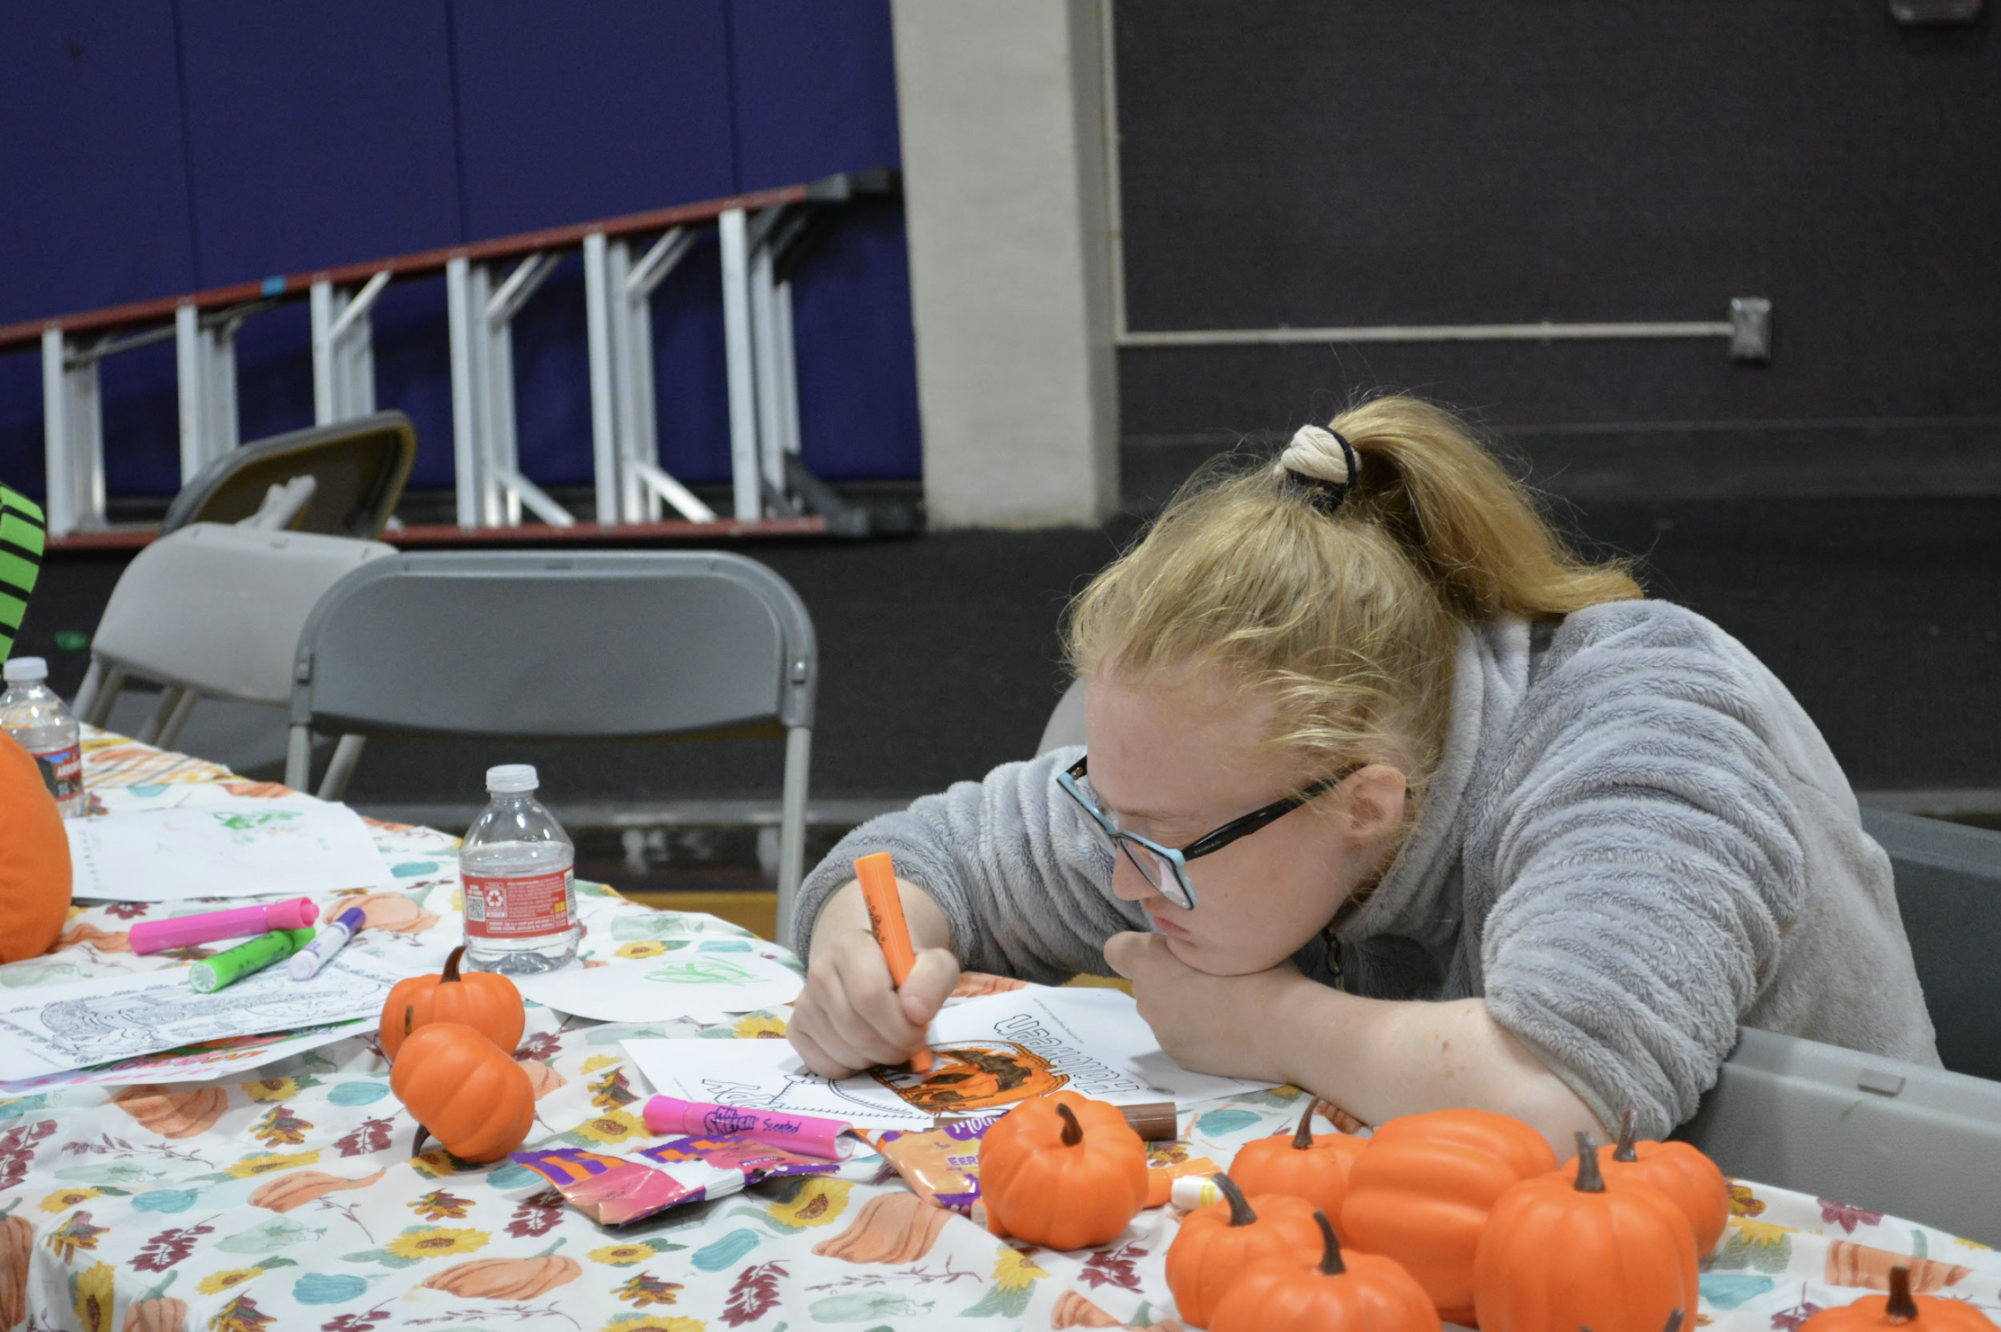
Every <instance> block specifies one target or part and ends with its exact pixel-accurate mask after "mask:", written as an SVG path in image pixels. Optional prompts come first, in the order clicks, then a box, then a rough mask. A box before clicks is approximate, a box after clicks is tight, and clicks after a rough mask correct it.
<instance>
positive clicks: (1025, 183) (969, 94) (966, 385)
mask: <svg viewBox="0 0 2001 1332" xmlns="http://www.w3.org/2000/svg"><path fill="white" fill-rule="evenodd" d="M1105 3H1109V0H892V6H891V13H892V16H893V20H894V23H895V33H896V83H897V97H898V105H899V111H898V115H899V119H900V122H901V127H902V135H903V171H904V208H905V211H906V213H907V215H908V219H909V233H910V279H911V307H912V317H913V319H914V320H915V322H916V326H917V397H918V406H919V410H920V412H921V415H922V419H923V428H924V497H925V504H926V507H927V509H928V511H929V515H930V522H931V525H932V526H933V527H974V526H978V527H1055V526H1068V525H1077V524H1091V523H1096V522H1098V521H1100V520H1101V519H1103V518H1104V517H1106V516H1107V515H1109V514H1110V513H1111V512H1112V511H1113V510H1114V509H1115V508H1116V507H1117V504H1118V394H1117V379H1116V374H1117V367H1116V362H1115V360H1114V356H1113V346H1112V305H1111V286H1110V281H1111V279H1110V245H1109V224H1108V222H1107V209H1106V201H1105V170H1106V144H1105V131H1104V116H1103V105H1102V84H1103V69H1102V62H1101V40H1102V38H1101V27H1102V25H1103V22H1104V15H1103V12H1102V11H1101V8H1100V6H1101V5H1102V4H1105Z"/></svg>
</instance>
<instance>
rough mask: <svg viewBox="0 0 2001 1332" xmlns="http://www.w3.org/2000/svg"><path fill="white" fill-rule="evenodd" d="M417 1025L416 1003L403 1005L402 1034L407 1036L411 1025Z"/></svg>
mask: <svg viewBox="0 0 2001 1332" xmlns="http://www.w3.org/2000/svg"><path fill="white" fill-rule="evenodd" d="M416 1025H417V1005H415V1004H405V1005H403V1035H404V1037H405V1038H408V1036H409V1035H410V1030H411V1028H412V1027H414V1026H416Z"/></svg>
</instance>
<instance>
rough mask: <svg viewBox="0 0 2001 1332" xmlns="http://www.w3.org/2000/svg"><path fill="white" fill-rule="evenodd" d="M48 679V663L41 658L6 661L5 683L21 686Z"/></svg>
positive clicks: (18, 658)
mask: <svg viewBox="0 0 2001 1332" xmlns="http://www.w3.org/2000/svg"><path fill="white" fill-rule="evenodd" d="M48 678H49V663H48V661H47V660H46V659H44V658H42V657H11V658H9V659H8V661H7V683H8V684H23V683H26V682H27V681H30V680H46V679H48Z"/></svg>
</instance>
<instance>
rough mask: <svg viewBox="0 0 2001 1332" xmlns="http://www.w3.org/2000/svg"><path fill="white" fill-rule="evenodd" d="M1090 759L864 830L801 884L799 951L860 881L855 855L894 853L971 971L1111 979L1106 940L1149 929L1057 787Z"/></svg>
mask: <svg viewBox="0 0 2001 1332" xmlns="http://www.w3.org/2000/svg"><path fill="white" fill-rule="evenodd" d="M1081 752H1082V750H1081V748H1080V747H1078V746H1071V747H1069V748H1067V749H1058V750H1053V751H1051V752H1050V753H1048V754H1044V755H1042V756H1041V757H1039V758H1035V759H1031V760H1029V761H1028V762H1025V763H1004V764H1002V765H1001V766H1000V767H998V768H995V769H994V770H993V771H992V772H990V773H988V774H987V776H986V778H985V780H983V781H978V782H958V783H956V784H954V785H953V786H952V787H951V788H950V789H949V790H947V791H945V792H944V793H943V794H942V795H934V796H926V797H924V798H923V799H921V800H919V801H917V802H916V803H915V804H913V805H911V806H910V808H908V809H906V810H902V811H900V812H898V813H894V814H885V815H882V816H881V817H879V818H875V819H871V820H870V821H869V822H867V823H864V824H863V825H862V826H861V827H859V828H856V829H855V830H854V831H853V832H851V833H849V834H848V835H847V836H846V837H844V838H842V839H841V841H840V842H839V843H838V844H837V845H836V846H835V847H834V849H833V850H832V851H831V852H829V853H828V855H827V858H826V859H825V860H824V861H822V862H821V863H820V865H819V867H818V868H816V869H815V870H813V872H812V873H810V874H808V875H807V876H806V880H805V882H804V883H802V884H801V885H800V889H799V903H798V908H797V910H796V912H795V914H794V917H793V926H792V947H793V949H794V951H796V952H797V953H798V954H799V956H800V957H801V958H805V957H806V956H807V954H808V950H809V949H810V947H811V944H812V934H813V924H814V922H815V921H816V920H818V919H819V915H820V910H821V908H822V907H823V906H825V905H826V901H827V898H828V897H829V896H830V895H831V894H832V893H833V892H834V891H835V890H836V889H838V888H840V887H841V886H842V885H843V884H846V883H848V882H849V881H850V880H852V879H853V878H854V866H853V862H854V860H855V859H856V857H858V856H863V855H867V854H869V853H870V852H873V851H887V852H889V853H890V855H891V857H892V858H894V860H895V862H896V872H897V874H898V876H899V877H901V878H903V879H905V880H907V881H909V882H911V883H914V884H916V885H917V886H918V887H920V888H922V889H923V890H924V891H925V892H926V893H928V894H929V895H930V896H931V897H932V899H933V900H935V901H936V902H937V903H938V905H939V906H940V907H941V908H942V909H943V910H944V913H945V918H946V920H947V921H948V922H949V923H950V926H951V930H952V951H953V953H954V954H955V955H956V956H957V957H958V959H959V962H960V965H962V966H964V967H966V968H967V969H969V970H973V971H990V972H995V973H997V974H1000V975H1004V976H1019V977H1021V978H1022V979H1023V980H1030V981H1040V982H1058V981H1062V980H1066V979H1068V978H1069V977H1071V976H1073V975H1076V974H1077V973H1078V972H1096V973H1099V974H1103V973H1104V972H1105V971H1106V965H1105V955H1104V945H1105V940H1106V939H1108V938H1110V937H1111V936H1112V935H1114V934H1117V933H1118V932H1120V931H1122V930H1134V929H1142V930H1143V929H1145V928H1147V926H1146V918H1145V914H1144V912H1142V911H1141V910H1140V909H1139V907H1138V906H1136V905H1135V904H1133V903H1129V902H1122V901H1120V900H1119V899H1117V898H1115V897H1113V896H1112V894H1111V888H1110V885H1111V877H1112V858H1111V852H1110V849H1109V848H1107V847H1106V846H1105V845H1104V843H1103V840H1102V839H1101V838H1100V837H1099V836H1098V835H1097V833H1096V832H1095V831H1093V830H1092V829H1091V828H1090V827H1089V826H1088V822H1087V819H1086V817H1085V815H1084V814H1083V812H1082V811H1080V810H1078V809H1077V808H1076V806H1075V804H1074V803H1073V802H1072V801H1071V800H1070V798H1069V797H1068V796H1066V795H1065V794H1064V793H1063V791H1062V789H1061V788H1060V787H1058V786H1057V785H1056V774H1057V773H1058V772H1060V771H1062V770H1063V769H1064V768H1067V767H1069V766H1070V765H1071V764H1072V763H1075V762H1076V761H1077V756H1078V754H1080V753H1081Z"/></svg>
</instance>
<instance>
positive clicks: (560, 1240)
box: [535, 1235, 569, 1258]
mask: <svg viewBox="0 0 2001 1332" xmlns="http://www.w3.org/2000/svg"><path fill="white" fill-rule="evenodd" d="M567 1243H569V1236H567V1235H558V1236H557V1237H556V1242H555V1243H554V1244H551V1245H550V1246H549V1247H548V1248H546V1249H544V1250H542V1252H540V1253H538V1254H536V1255H535V1256H536V1257H537V1258H547V1257H548V1256H549V1255H550V1254H552V1253H554V1252H555V1251H556V1250H558V1249H560V1248H562V1247H563V1246H564V1245H565V1244H567Z"/></svg>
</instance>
